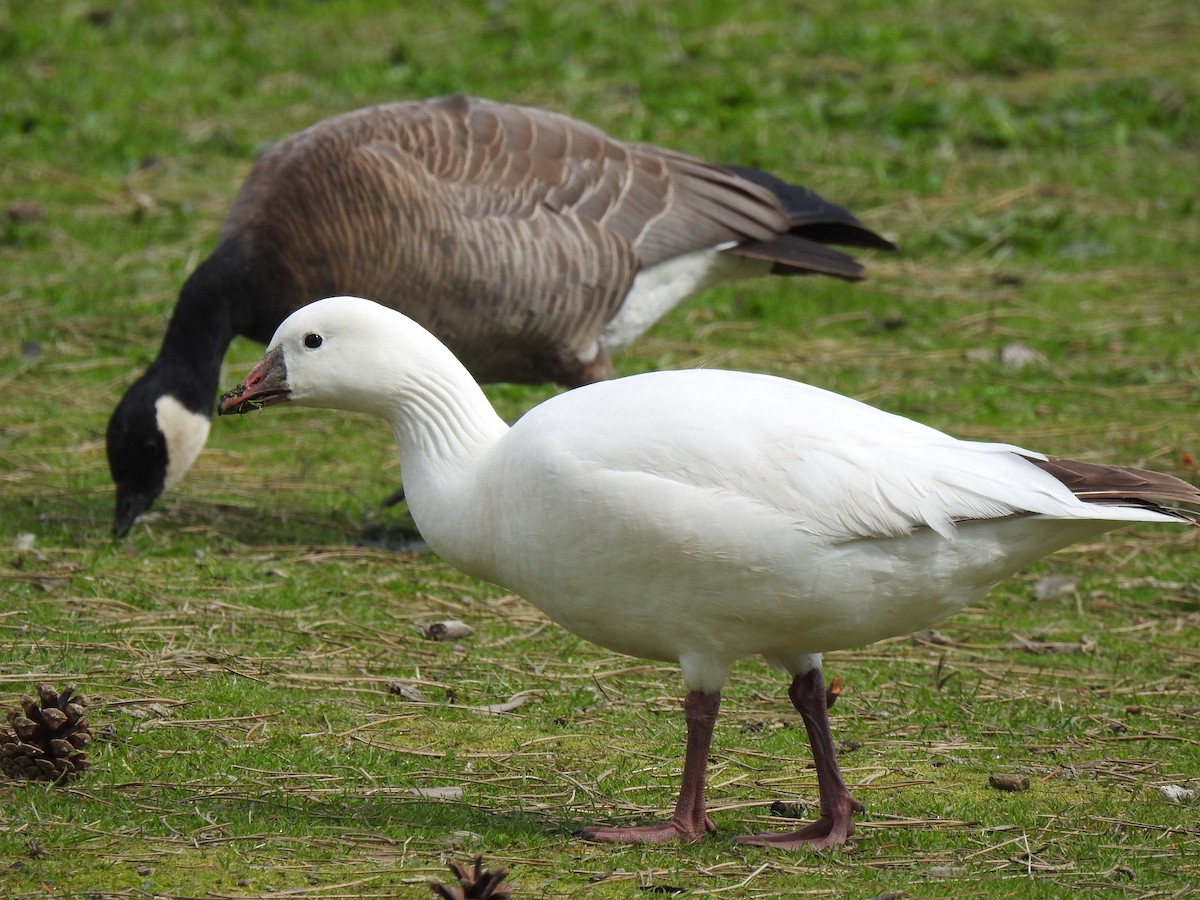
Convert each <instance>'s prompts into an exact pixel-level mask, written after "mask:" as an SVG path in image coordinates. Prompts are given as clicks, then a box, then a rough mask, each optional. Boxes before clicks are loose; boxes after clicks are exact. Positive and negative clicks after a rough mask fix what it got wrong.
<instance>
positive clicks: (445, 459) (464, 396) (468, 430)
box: [388, 370, 508, 492]
mask: <svg viewBox="0 0 1200 900" xmlns="http://www.w3.org/2000/svg"><path fill="white" fill-rule="evenodd" d="M388 420H389V423H390V424H391V426H392V434H393V435H394V436H395V438H396V448H397V450H398V452H399V454H400V467H401V474H402V477H403V478H404V481H405V484H406V492H407V485H408V484H409V483H410V482H411V481H413V480H414V479H419V478H422V477H423V475H428V476H433V477H434V478H435V479H437V480H438V481H443V482H444V481H445V480H447V479H450V478H452V473H453V472H455V471H461V470H463V469H469V468H471V467H472V463H473V462H474V461H477V460H479V459H480V458H481V457H483V456H485V455H486V454H487V452H488V450H489V449H490V448H491V446H492V445H493V444H495V442H496V441H498V440H499V439H500V437H501V436H502V435H503V434H504V433H505V432H506V431H507V430H508V425H507V424H505V422H504V420H503V419H501V418H500V417H499V416H498V415H497V414H496V411H495V410H494V409H493V408H492V405H491V403H489V402H488V399H487V397H486V395H485V394H484V393H483V391H482V390H481V389H480V387H479V385H477V384H476V383H475V382H474V381H473V380H472V379H471V378H470V376H469V375H467V373H466V371H465V370H463V371H462V372H457V371H455V372H439V373H437V374H434V373H429V372H426V373H424V374H423V377H422V378H421V379H420V381H418V382H410V384H408V385H407V386H406V387H405V390H404V394H403V397H402V398H401V399H400V402H399V403H397V405H396V406H395V407H394V409H393V411H392V413H391V414H390V415H389V416H388ZM413 486H414V487H415V486H416V485H415V484H414V485H413Z"/></svg>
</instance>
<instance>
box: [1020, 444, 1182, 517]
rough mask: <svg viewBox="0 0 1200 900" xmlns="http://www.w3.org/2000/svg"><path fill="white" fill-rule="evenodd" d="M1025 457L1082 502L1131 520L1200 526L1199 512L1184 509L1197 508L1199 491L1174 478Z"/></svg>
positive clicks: (1079, 463)
mask: <svg viewBox="0 0 1200 900" xmlns="http://www.w3.org/2000/svg"><path fill="white" fill-rule="evenodd" d="M1025 458H1026V459H1028V460H1029V462H1031V463H1033V464H1034V465H1035V466H1037V467H1038V468H1040V469H1042V470H1044V471H1045V472H1048V473H1049V474H1051V475H1053V476H1054V477H1055V478H1057V479H1058V480H1059V481H1061V482H1062V483H1063V485H1064V486H1065V487H1066V488H1067V490H1069V491H1070V492H1071V493H1072V494H1074V495H1075V496H1076V497H1078V498H1079V499H1080V500H1082V501H1083V502H1084V503H1095V504H1097V505H1099V506H1108V507H1115V508H1119V509H1124V510H1128V511H1129V512H1130V513H1132V515H1129V516H1128V518H1129V519H1130V520H1131V521H1163V520H1164V519H1167V520H1179V519H1182V520H1183V521H1185V522H1191V523H1192V524H1193V525H1200V510H1197V509H1191V508H1187V507H1196V506H1200V490H1198V489H1197V488H1196V486H1195V485H1192V484H1188V482H1186V481H1184V480H1182V479H1180V478H1176V477H1175V476H1173V475H1164V474H1163V473H1161V472H1151V471H1148V470H1146V469H1135V468H1133V467H1131V466H1108V465H1103V464H1101V463H1089V462H1080V461H1079V460H1076V459H1061V458H1059V457H1049V458H1047V459H1037V458H1034V457H1030V456H1027V457H1025ZM1113 511H1114V512H1115V511H1116V510H1115V509H1114V510H1113ZM1146 513H1151V514H1153V515H1146ZM1114 518H1125V516H1114Z"/></svg>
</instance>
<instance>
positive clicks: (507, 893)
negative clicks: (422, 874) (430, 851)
mask: <svg viewBox="0 0 1200 900" xmlns="http://www.w3.org/2000/svg"><path fill="white" fill-rule="evenodd" d="M447 865H449V866H450V871H451V872H453V873H454V877H455V878H457V879H458V885H457V886H451V887H447V886H446V885H444V884H442V883H441V882H440V881H431V882H429V889H430V890H431V891H433V892H434V893H435V894H437V895H438V896H439V897H442V898H443V900H508V898H509V897H511V896H512V888H510V887H507V886H503V887H502V886H501V885H500V882H501V881H503V880H504V876H505V875H507V874H508V869H497V870H496V871H494V872H489V871H487V870H485V869H484V868H483V856H482V854H479V853H477V854H475V870H474V871H473V872H472V871H470V870H468V869H467V867H466V866H464V865H463V864H462V863H460V862H458V861H456V860H453V859H452V860H450V862H449V863H447Z"/></svg>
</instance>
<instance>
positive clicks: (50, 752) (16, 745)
mask: <svg viewBox="0 0 1200 900" xmlns="http://www.w3.org/2000/svg"><path fill="white" fill-rule="evenodd" d="M76 690H77V688H76V686H75V685H73V684H68V685H67V686H66V687H65V688H64V689H63V692H62V693H61V694H60V693H59V692H58V691H56V690H55V689H54V688H53V687H52V686H51V685H48V684H39V685H38V698H37V699H36V700H35V699H34V698H33V697H30V696H29V695H28V694H26V695H25V696H23V697H22V698H21V708H20V709H10V710H9V711H8V727H4V726H0V772H3V773H4V774H5V775H7V776H8V777H9V778H13V779H17V780H25V781H59V780H62V781H67V780H69V779H71V778H74V777H76V776H77V775H79V773H80V772H82V771H83V770H84V769H86V768H87V767H88V761H87V753H85V752H84V750H83V748H84V747H86V746H87V745H88V743H89V742H90V741H91V740H92V729H91V726H90V725H89V724H88V719H87V715H86V713H85V711H84V708H85V707H86V706H87V701H85V700H84V699H83V697H81V696H79V695H78V694H76V693H75V691H76Z"/></svg>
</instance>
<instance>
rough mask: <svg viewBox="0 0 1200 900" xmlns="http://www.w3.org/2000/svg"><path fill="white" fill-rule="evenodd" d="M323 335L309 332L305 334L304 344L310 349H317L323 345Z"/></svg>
mask: <svg viewBox="0 0 1200 900" xmlns="http://www.w3.org/2000/svg"><path fill="white" fill-rule="evenodd" d="M321 340H322V338H321V336H320V335H319V334H313V333H311V332H310V333H308V334H306V335H305V336H304V346H305V347H307V348H308V349H309V350H316V349H317V348H318V347H320V346H321Z"/></svg>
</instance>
